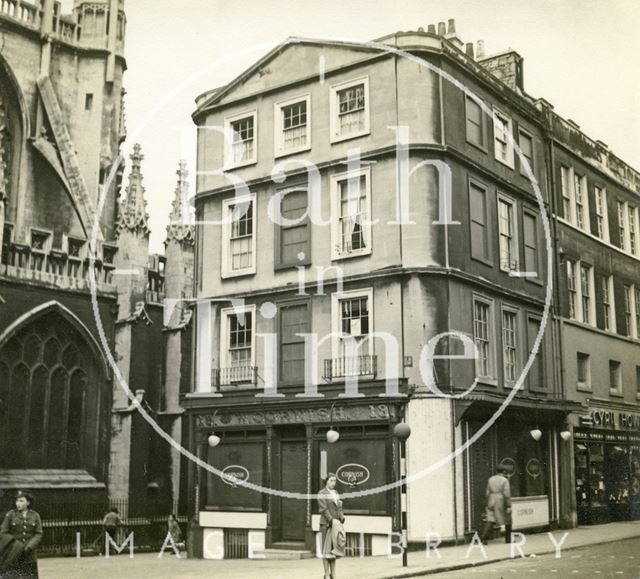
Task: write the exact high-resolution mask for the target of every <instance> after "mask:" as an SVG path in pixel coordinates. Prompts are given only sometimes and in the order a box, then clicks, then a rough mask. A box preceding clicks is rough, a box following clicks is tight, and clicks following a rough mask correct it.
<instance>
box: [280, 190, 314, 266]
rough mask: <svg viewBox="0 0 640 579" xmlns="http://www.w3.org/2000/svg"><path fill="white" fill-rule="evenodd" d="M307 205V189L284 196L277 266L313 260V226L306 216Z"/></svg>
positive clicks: (305, 262) (290, 192)
mask: <svg viewBox="0 0 640 579" xmlns="http://www.w3.org/2000/svg"><path fill="white" fill-rule="evenodd" d="M307 207H308V194H307V191H306V189H296V190H291V191H289V192H287V194H286V195H284V196H283V197H282V201H281V204H280V215H281V216H282V218H283V222H282V224H281V225H278V229H277V240H276V244H277V253H276V267H295V266H298V265H305V264H308V263H310V262H311V248H310V245H311V239H310V236H311V228H310V225H309V219H308V217H305V213H306V212H307ZM301 258H302V259H301Z"/></svg>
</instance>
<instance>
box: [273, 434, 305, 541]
mask: <svg viewBox="0 0 640 579" xmlns="http://www.w3.org/2000/svg"><path fill="white" fill-rule="evenodd" d="M280 481H281V483H282V485H281V488H282V490H284V491H288V492H292V493H303V494H304V493H306V492H307V444H306V442H305V441H303V440H300V441H297V440H296V441H281V442H280ZM280 505H281V506H280V509H281V510H280V520H281V523H282V538H281V540H282V541H303V540H304V529H305V525H306V515H307V501H306V500H304V499H289V498H283V499H281V502H280Z"/></svg>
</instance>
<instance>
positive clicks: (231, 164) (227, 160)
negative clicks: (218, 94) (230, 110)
mask: <svg viewBox="0 0 640 579" xmlns="http://www.w3.org/2000/svg"><path fill="white" fill-rule="evenodd" d="M248 117H252V118H253V154H252V155H251V157H250V158H249V159H245V160H244V161H238V162H237V163H236V162H235V160H234V155H233V138H232V135H233V129H232V128H231V125H232V124H233V123H235V122H237V121H241V120H242V119H245V118H248ZM224 132H225V135H224V137H225V139H224V169H225V171H226V170H229V169H237V168H238V167H246V166H247V165H254V164H255V163H257V162H258V111H257V110H256V109H253V110H248V111H243V112H241V113H238V114H237V115H233V116H230V117H225V118H224Z"/></svg>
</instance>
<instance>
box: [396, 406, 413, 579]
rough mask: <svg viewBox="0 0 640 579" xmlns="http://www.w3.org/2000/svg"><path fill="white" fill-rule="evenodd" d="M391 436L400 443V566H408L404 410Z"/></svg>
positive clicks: (406, 425) (405, 425)
mask: <svg viewBox="0 0 640 579" xmlns="http://www.w3.org/2000/svg"><path fill="white" fill-rule="evenodd" d="M393 436H394V437H395V438H397V439H398V442H399V443H400V479H401V480H402V484H401V485H400V533H401V535H402V566H403V567H406V566H407V565H408V564H409V561H408V553H407V546H408V541H407V483H406V479H407V438H409V436H411V427H410V426H409V425H408V424H407V423H406V422H404V410H403V419H402V422H398V424H396V425H395V426H394V427H393Z"/></svg>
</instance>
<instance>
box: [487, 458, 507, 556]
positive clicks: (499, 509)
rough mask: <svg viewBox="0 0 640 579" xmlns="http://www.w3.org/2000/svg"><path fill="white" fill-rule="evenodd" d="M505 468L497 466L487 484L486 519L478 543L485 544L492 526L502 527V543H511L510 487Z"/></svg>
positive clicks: (500, 465)
mask: <svg viewBox="0 0 640 579" xmlns="http://www.w3.org/2000/svg"><path fill="white" fill-rule="evenodd" d="M507 472H508V469H507V467H505V466H504V465H502V464H499V465H498V466H497V467H496V474H494V475H493V476H492V477H491V478H490V479H489V480H488V482H487V518H486V522H485V524H484V529H483V531H482V534H481V535H480V541H482V542H483V543H485V544H486V541H487V535H488V534H489V532H490V531H491V529H492V528H493V526H494V525H499V526H501V525H504V542H505V543H510V542H511V486H510V485H509V479H508V478H507V477H506V476H505V474H506V473H507Z"/></svg>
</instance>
